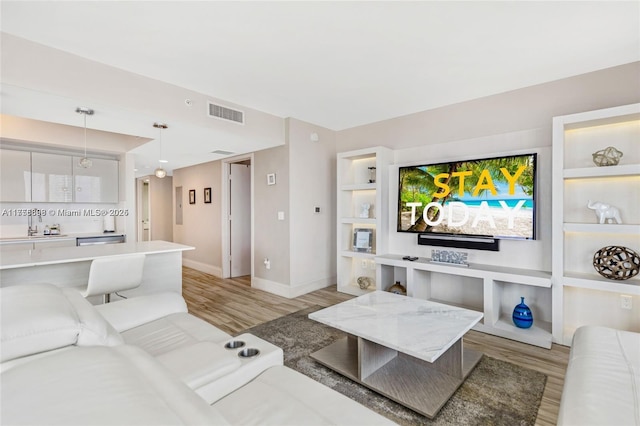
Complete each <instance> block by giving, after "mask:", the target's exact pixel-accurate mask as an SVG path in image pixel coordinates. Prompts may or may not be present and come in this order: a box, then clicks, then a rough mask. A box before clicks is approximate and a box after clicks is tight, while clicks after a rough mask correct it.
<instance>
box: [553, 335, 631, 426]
mask: <svg viewBox="0 0 640 426" xmlns="http://www.w3.org/2000/svg"><path fill="white" fill-rule="evenodd" d="M558 424H560V425H576V426H578V425H579V426H583V425H616V426H618V425H620V426H622V425H640V333H632V332H628V331H621V330H614V329H611V328H606V327H596V326H585V327H581V328H579V329H578V330H577V331H576V333H575V335H574V337H573V345H572V347H571V354H570V357H569V366H568V368H567V373H566V375H565V382H564V389H563V391H562V401H561V404H560V412H559V414H558Z"/></svg>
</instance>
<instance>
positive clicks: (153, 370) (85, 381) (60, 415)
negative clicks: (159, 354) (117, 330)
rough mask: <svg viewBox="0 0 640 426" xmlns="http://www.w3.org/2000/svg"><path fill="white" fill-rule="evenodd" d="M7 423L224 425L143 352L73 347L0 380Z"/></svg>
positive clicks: (3, 420)
mask: <svg viewBox="0 0 640 426" xmlns="http://www.w3.org/2000/svg"><path fill="white" fill-rule="evenodd" d="M0 379H1V380H2V394H1V396H0V398H1V399H0V402H1V404H0V405H1V406H2V413H1V414H0V423H2V424H7V425H15V424H22V425H45V424H46V425H183V424H198V425H205V424H206V425H226V424H229V423H228V422H227V421H226V420H225V419H224V418H223V417H222V416H221V415H220V413H218V412H217V411H216V410H215V409H212V408H211V407H209V406H208V405H207V403H206V402H204V401H203V400H202V399H201V398H199V397H198V396H197V395H196V394H195V393H194V392H193V391H192V390H190V389H189V388H188V387H186V386H185V385H184V384H183V383H181V382H180V381H179V380H177V379H176V378H175V377H173V376H172V375H170V374H169V372H168V371H167V370H165V369H164V368H163V367H162V366H161V365H160V364H158V362H157V361H155V360H154V359H153V358H152V357H150V356H149V355H148V354H146V353H144V351H142V350H140V349H138V348H135V347H131V346H127V345H120V346H113V347H106V346H94V347H74V348H70V349H69V350H66V351H63V352H58V353H55V354H51V355H50V356H47V357H42V358H38V359H35V360H33V361H32V362H29V363H24V364H21V365H18V366H16V367H14V368H12V369H10V370H8V371H5V372H3V373H2V375H1V376H0Z"/></svg>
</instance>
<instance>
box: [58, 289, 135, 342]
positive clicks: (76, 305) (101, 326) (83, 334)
mask: <svg viewBox="0 0 640 426" xmlns="http://www.w3.org/2000/svg"><path fill="white" fill-rule="evenodd" d="M61 290H62V293H63V294H64V295H65V297H66V298H67V300H68V301H69V303H71V305H72V306H73V309H74V310H75V312H76V315H77V317H78V322H79V323H80V334H79V335H78V341H77V342H76V345H78V346H93V345H107V346H113V345H121V344H122V343H124V341H123V340H122V337H121V336H120V334H119V333H118V332H117V331H116V330H115V329H114V328H113V326H111V324H109V323H108V322H107V321H106V320H105V319H104V318H103V317H102V315H100V314H99V313H98V311H96V310H95V308H94V306H93V305H92V304H91V303H89V302H88V301H87V299H85V298H84V297H83V296H82V295H81V294H80V293H78V291H77V290H76V289H74V288H64V289H61Z"/></svg>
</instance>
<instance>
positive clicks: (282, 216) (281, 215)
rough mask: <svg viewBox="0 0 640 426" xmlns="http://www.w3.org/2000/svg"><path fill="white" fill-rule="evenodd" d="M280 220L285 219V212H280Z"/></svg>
mask: <svg viewBox="0 0 640 426" xmlns="http://www.w3.org/2000/svg"><path fill="white" fill-rule="evenodd" d="M278 220H284V212H278Z"/></svg>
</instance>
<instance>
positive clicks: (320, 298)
mask: <svg viewBox="0 0 640 426" xmlns="http://www.w3.org/2000/svg"><path fill="white" fill-rule="evenodd" d="M183 296H184V298H185V300H186V301H187V305H188V307H189V312H191V313H192V314H193V315H195V316H197V317H200V318H202V319H203V320H205V321H207V322H209V323H211V324H213V325H215V326H216V327H218V328H220V329H221V330H223V331H225V332H227V333H229V334H232V335H236V334H239V333H240V332H241V331H243V330H245V329H247V328H249V327H253V326H254V325H258V324H262V323H264V322H267V321H271V320H273V319H276V318H279V317H281V316H284V315H287V314H290V313H293V312H296V311H298V310H300V309H304V308H307V307H310V306H313V305H319V306H331V305H333V304H336V303H339V302H342V301H345V300H348V299H350V298H351V297H352V296H350V295H347V294H343V293H339V292H337V291H336V286H335V285H334V286H331V287H327V288H325V289H322V290H317V291H314V292H312V293H309V294H306V295H304V296H300V297H296V298H295V299H287V298H284V297H280V296H276V295H274V294H271V293H267V292H265V291H261V290H256V289H253V288H251V283H250V277H241V278H234V279H221V278H216V277H214V276H213V275H209V274H205V273H203V272H199V271H196V270H195V269H191V268H186V267H185V268H183ZM464 342H465V345H467V347H470V348H472V349H475V350H478V351H481V352H483V353H485V354H486V355H488V356H491V357H494V358H498V359H502V360H505V361H509V362H511V363H513V364H518V365H521V366H523V367H526V368H530V369H533V370H537V371H540V372H542V373H544V374H546V375H547V377H548V379H547V384H546V387H545V390H544V395H543V397H542V403H541V405H540V409H539V410H538V418H537V420H536V424H537V425H555V424H556V419H557V417H558V408H559V404H560V396H561V393H562V385H563V383H564V374H565V370H566V368H567V361H568V358H569V348H568V347H565V346H560V345H553V347H552V348H551V349H550V350H548V349H543V348H538V347H536V346H531V345H526V344H524V343H519V342H515V341H512V340H508V339H503V338H500V337H496V336H491V335H488V334H484V333H480V332H477V331H473V330H472V331H470V332H469V333H467V335H465V340H464Z"/></svg>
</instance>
